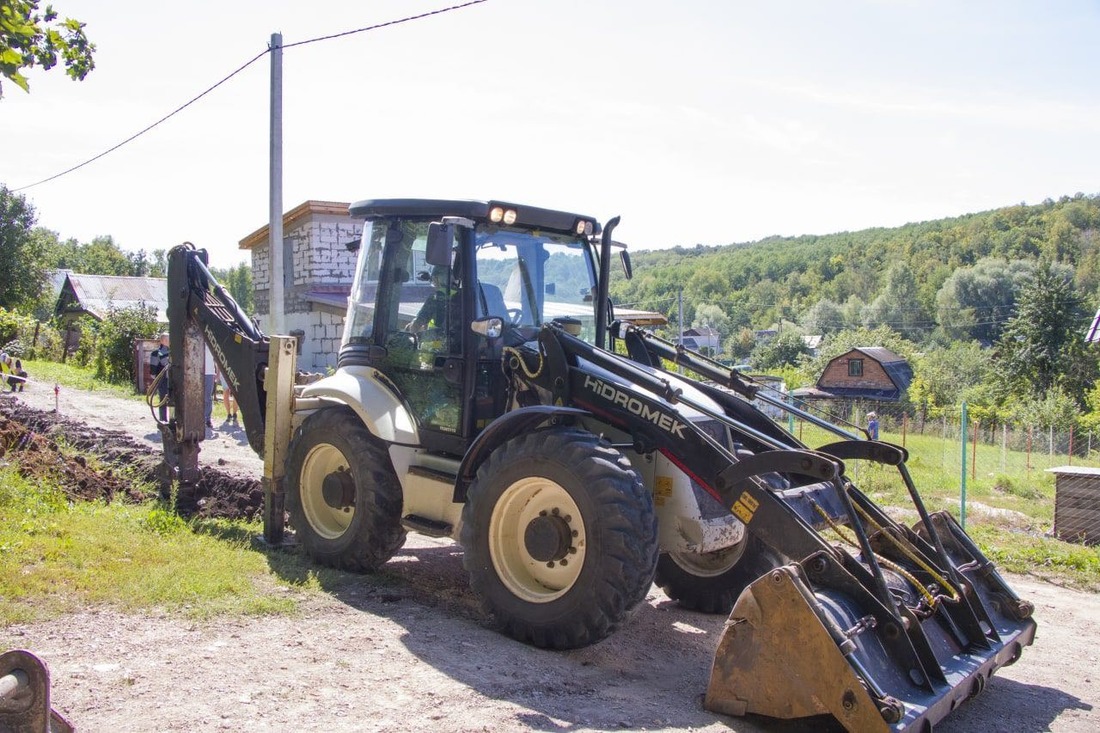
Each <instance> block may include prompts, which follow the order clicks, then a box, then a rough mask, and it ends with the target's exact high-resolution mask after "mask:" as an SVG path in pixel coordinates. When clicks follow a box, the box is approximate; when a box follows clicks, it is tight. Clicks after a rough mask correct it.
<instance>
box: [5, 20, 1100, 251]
mask: <svg viewBox="0 0 1100 733" xmlns="http://www.w3.org/2000/svg"><path fill="white" fill-rule="evenodd" d="M449 4H452V3H451V2H449V0H434V1H431V0H402V1H400V2H398V1H396V0H373V1H371V2H365V1H364V0H358V1H355V0H349V1H346V2H342V1H334V2H324V1H323V0H318V1H316V2H311V3H303V2H290V1H289V0H235V1H232V2H230V1H227V0H220V1H217V2H215V1H214V0H191V2H187V3H159V2H149V0H140V1H139V0H94V1H93V0H56V1H55V5H56V6H57V8H58V10H59V12H60V13H61V14H62V15H63V16H65V15H70V16H73V17H76V18H79V19H81V20H83V21H85V22H86V23H87V32H88V34H89V36H90V37H91V39H92V40H93V41H94V42H95V43H96V44H97V46H98V49H99V50H98V52H97V54H96V69H95V71H93V72H92V74H91V75H89V76H88V78H87V79H86V80H85V81H84V82H81V83H76V82H72V81H70V80H69V79H68V78H67V77H65V76H64V74H63V72H62V71H60V70H54V71H51V72H48V73H47V72H43V71H41V70H34V71H32V72H31V73H30V75H29V78H30V81H31V93H30V94H29V95H28V94H25V93H23V92H22V91H21V90H20V89H19V88H17V87H16V86H15V85H13V84H11V83H5V84H4V91H5V96H4V98H3V99H2V100H0V140H3V143H2V146H0V151H2V152H0V182H3V183H4V184H6V185H7V186H8V187H10V188H17V187H19V186H25V185H28V184H30V183H33V182H34V181H37V180H40V179H42V178H45V177H47V176H49V175H52V174H54V173H57V172H59V171H61V170H64V169H65V168H68V167H69V166H72V165H75V164H76V163H79V162H81V161H83V160H85V159H87V158H89V157H91V156H93V155H95V154H97V153H100V152H102V151H103V150H105V149H106V148H109V147H110V146H112V145H114V144H116V143H118V142H119V141H121V140H123V139H124V138H126V137H128V136H130V135H131V134H133V133H135V132H137V131H138V130H140V129H141V128H143V127H145V126H146V125H148V124H150V123H152V122H154V121H155V120H157V119H159V118H160V117H162V116H163V115H165V114H167V113H168V112H169V111H171V110H172V109H174V108H175V107H177V106H179V105H180V104H183V103H184V102H186V101H187V100H188V99H190V98H191V97H193V96H194V95H196V94H198V93H199V92H201V91H202V90H203V89H205V88H207V87H208V86H210V85H211V84H213V83H214V82H216V81H218V80H219V79H221V78H222V77H223V76H225V75H226V74H228V73H229V72H230V71H232V70H233V69H235V68H237V67H238V66H240V65H241V64H243V63H244V62H245V61H247V60H248V59H250V58H251V57H252V56H254V55H255V54H257V53H259V52H260V51H262V50H263V49H264V48H265V47H266V46H267V43H268V40H269V38H270V35H271V33H272V32H275V31H280V32H282V33H283V38H284V43H287V44H290V43H294V42H296V41H302V40H306V39H309V38H313V37H315V36H320V35H327V34H331V33H338V32H341V31H345V30H350V29H354V28H360V27H363V26H367V25H372V24H374V23H379V22H384V21H387V20H394V19H397V18H400V17H403V16H406V15H412V14H416V13H420V12H425V11H427V10H432V9H435V8H440V7H445V6H446V5H449ZM1098 38H1100V6H1098V5H1097V3H1095V2H1088V1H1086V0H1079V1H1076V2H1073V1H1069V0H1065V1H1062V0H1052V1H1051V2H1045V3H1036V2H1017V1H1014V0H1002V1H1000V2H967V3H960V2H957V1H955V2H947V1H940V0H927V1H922V0H865V1H857V0H848V1H844V2H841V1H839V0H838V1H837V2H821V1H820V0H816V1H815V0H800V1H790V2H782V1H780V0H776V2H767V3H765V2H735V1H733V0H710V1H703V0H677V1H676V2H671V1H669V2H654V1H651V0H619V1H618V2H612V1H611V0H553V1H549V0H541V1H540V0H489V1H488V2H486V3H484V4H481V5H477V6H473V7H470V8H466V9H464V10H459V11H455V12H452V13H447V14H444V15H439V16H435V17H432V18H428V19H425V20H420V21H415V22H413V23H408V24H405V25H401V26H397V27H391V28H385V29H382V30H378V31H371V32H367V33H361V34H357V35H353V36H350V37H346V38H341V39H337V40H332V41H326V42H321V43H315V44H310V45H306V46H302V47H299V48H294V49H288V50H287V51H286V52H285V54H284V76H285V83H284V117H285V121H284V158H285V172H284V193H283V204H284V209H290V208H292V207H294V206H296V205H297V204H299V203H301V202H302V201H304V200H306V199H311V198H312V199H324V200H334V201H355V200H359V199H365V198H385V197H398V196H409V197H446V198H464V199H487V198H497V199H504V200H511V201H515V202H518V203H528V204H533V205H538V206H545V207H549V208H560V209H565V210H570V211H575V212H578V213H584V214H591V215H594V216H596V217H598V218H600V219H601V220H606V219H607V218H610V217H611V216H613V215H616V214H621V215H622V217H623V221H622V224H621V225H620V227H619V229H618V230H617V232H616V239H621V240H622V241H626V242H628V243H630V245H631V247H632V248H635V249H643V248H653V247H668V246H672V245H686V246H694V245H695V244H697V243H703V244H707V245H713V244H727V243H730V242H735V241H746V240H751V239H758V238H760V237H764V236H767V235H771V234H781V235H798V234H807V233H811V234H825V233H829V232H834V231H842V230H855V229H861V228H864V227H868V226H896V225H900V224H904V223H906V222H910V221H921V220H926V219H934V218H939V217H944V216H953V215H958V214H963V213H968V212H972V211H981V210H986V209H990V208H995V207H998V206H1005V205H1010V204H1015V203H1019V202H1021V201H1023V202H1027V203H1037V202H1039V201H1042V200H1043V199H1045V198H1047V197H1051V198H1058V197H1059V196H1061V195H1066V194H1068V195H1072V194H1074V193H1076V192H1079V191H1080V192H1084V193H1096V192H1098V191H1100V187H1098V186H1097V184H1096V180H1097V178H1096V175H1097V171H1100V145H1098V144H1097V141H1098V140H1100V97H1098V95H1097V91H1098V86H1100V74H1098V69H1100V63H1098V62H1100V43H1098V42H1097V39H1098ZM269 68H270V67H269V60H268V58H266V57H265V58H264V59H262V60H261V61H259V62H257V63H256V64H254V65H252V66H251V67H249V68H248V69H247V70H246V71H244V72H242V73H241V74H240V75H238V76H237V77H235V78H234V79H232V80H231V81H229V82H228V83H226V84H225V85H223V86H222V87H220V88H219V89H218V90H216V91H214V92H213V93H211V94H210V95H208V96H207V97H205V98H204V99H202V100H200V101H199V102H197V103H196V104H195V105H193V106H191V107H189V108H188V109H186V110H185V111H184V112H182V113H181V114H179V115H177V116H176V117H174V118H172V119H171V120H169V121H168V122H166V123H165V124H163V125H161V126H160V127H158V128H156V129H155V130H153V131H152V132H150V133H148V134H146V135H145V136H143V137H141V138H139V139H138V140H137V141H135V142H133V143H131V144H129V145H127V146H125V147H124V148H122V149H120V150H118V151H117V152H115V153H112V154H111V155H109V156H107V157H105V158H103V159H101V160H99V161H97V162H95V163H93V164H91V165H89V166H87V167H85V168H83V169H81V170H80V171H78V172H75V173H72V174H69V175H68V176H65V177H63V178H60V179H58V180H56V181H53V182H51V183H47V184H43V185H41V186H38V187H35V188H32V189H29V190H28V191H25V192H24V193H25V194H26V195H27V196H28V198H29V199H30V200H31V201H32V202H33V204H34V205H35V207H36V209H37V210H38V223H39V224H40V225H42V226H46V227H49V228H50V229H54V230H56V231H58V232H59V233H60V235H61V236H62V238H68V237H76V238H78V239H79V240H81V241H90V240H91V239H92V237H94V236H97V235H101V234H110V235H113V236H114V237H115V239H116V241H117V242H119V244H120V245H121V246H122V247H124V248H125V249H139V248H144V249H146V250H152V249H155V248H167V247H171V246H173V245H175V244H178V243H179V242H181V241H184V240H190V241H193V242H195V243H196V244H197V245H198V246H201V247H206V248H207V249H209V250H210V251H211V256H212V260H213V264H214V265H217V266H227V265H231V264H235V263H236V262H238V261H242V260H244V259H246V253H244V252H242V251H240V250H239V249H238V247H237V242H238V241H239V240H240V239H241V238H242V237H244V236H245V235H247V234H249V233H250V232H252V231H254V230H255V229H257V228H259V227H261V226H263V225H264V224H265V223H266V221H267V214H268V104H269V102H268V99H269V97H268V95H269V74H270V71H269Z"/></svg>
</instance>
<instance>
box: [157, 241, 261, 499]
mask: <svg viewBox="0 0 1100 733" xmlns="http://www.w3.org/2000/svg"><path fill="white" fill-rule="evenodd" d="M207 262H208V259H207V253H206V250H204V249H196V248H195V246H194V245H192V244H191V243H189V242H187V243H184V244H181V245H179V246H177V247H173V248H172V249H171V250H170V251H169V252H168V335H169V341H170V346H169V348H170V354H171V355H170V360H171V362H170V367H169V370H168V379H169V404H170V405H171V407H172V408H173V411H172V415H171V417H170V419H169V421H168V422H167V423H166V424H162V425H161V426H160V430H161V437H162V440H163V442H164V449H165V459H166V463H167V464H168V467H169V469H170V477H171V478H177V479H178V480H179V481H180V485H181V491H180V494H181V496H183V495H184V494H185V493H186V487H188V486H193V485H194V484H195V483H196V482H197V481H198V477H199V471H198V454H199V443H200V442H201V441H202V440H203V439H204V438H205V437H206V425H205V422H206V419H205V414H204V413H205V408H204V403H205V400H206V395H205V394H204V392H205V387H204V382H203V376H204V371H205V369H204V365H205V349H207V348H208V349H210V352H211V354H212V355H213V357H214V361H215V362H216V363H217V365H218V368H219V369H220V370H221V373H222V374H224V375H225V378H226V382H227V383H228V384H229V386H230V389H232V390H233V393H234V395H235V396H236V398H237V405H238V409H239V410H240V413H241V417H242V419H243V420H244V428H245V433H246V435H247V436H248V444H249V445H250V446H251V447H252V450H254V451H255V452H256V453H257V454H258V455H260V456H261V457H262V456H263V455H264V435H265V423H266V419H265V418H266V405H267V400H266V398H267V395H266V391H265V389H264V377H265V368H266V367H267V362H268V351H269V346H270V344H269V340H268V337H267V336H266V335H264V333H263V332H262V331H261V330H260V329H259V327H258V326H257V325H256V324H255V323H253V322H252V320H251V319H249V318H248V316H247V315H245V313H244V311H243V310H242V309H241V307H240V306H239V305H238V304H237V302H236V301H235V300H234V299H233V296H232V295H230V294H229V291H228V290H226V289H225V288H224V287H222V285H220V284H219V283H218V281H217V280H216V279H215V278H214V276H213V275H211V274H210V270H209V269H208V267H207Z"/></svg>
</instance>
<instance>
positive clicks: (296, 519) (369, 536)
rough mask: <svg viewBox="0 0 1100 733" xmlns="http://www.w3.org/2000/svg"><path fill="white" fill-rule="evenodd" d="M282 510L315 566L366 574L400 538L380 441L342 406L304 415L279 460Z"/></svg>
mask: <svg viewBox="0 0 1100 733" xmlns="http://www.w3.org/2000/svg"><path fill="white" fill-rule="evenodd" d="M286 490H287V497H286V498H287V511H288V512H289V513H290V523H291V524H292V525H293V526H294V528H295V529H296V530H297V532H298V542H299V543H300V544H301V545H302V547H303V549H305V551H306V552H307V553H308V554H309V556H310V557H311V558H312V559H313V560H314V561H315V562H317V563H319V564H321V565H328V566H331V567H335V568H341V569H343V570H353V571H358V572H366V571H370V570H374V569H376V568H377V567H378V566H379V565H381V564H382V563H384V562H386V561H387V560H389V559H390V558H391V557H392V556H393V554H394V553H395V552H397V550H399V549H400V548H401V545H403V544H404V542H405V530H404V529H403V528H402V527H401V501H402V497H401V485H400V483H399V482H398V480H397V476H396V475H394V472H393V468H392V466H391V464H390V461H389V456H388V455H387V453H386V449H385V446H384V445H383V444H382V443H381V442H380V441H379V440H378V439H377V438H375V437H374V436H373V435H371V434H370V431H369V430H367V428H366V426H365V425H363V423H362V421H361V420H360V419H359V417H358V416H357V415H356V414H355V413H354V412H353V411H352V410H351V409H350V408H347V407H338V408H330V409H325V410H321V411H320V412H317V413H314V414H313V415H311V416H310V417H308V418H306V421H305V422H304V423H302V426H301V427H300V428H298V430H297V432H296V433H295V435H294V439H293V440H292V441H291V443H290V451H289V453H288V455H287V459H286Z"/></svg>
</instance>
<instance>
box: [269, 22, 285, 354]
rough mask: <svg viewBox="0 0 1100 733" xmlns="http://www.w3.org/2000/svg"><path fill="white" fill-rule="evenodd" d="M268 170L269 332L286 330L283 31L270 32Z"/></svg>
mask: <svg viewBox="0 0 1100 733" xmlns="http://www.w3.org/2000/svg"><path fill="white" fill-rule="evenodd" d="M270 48H271V170H270V184H269V187H270V202H269V206H268V225H267V233H268V235H267V241H268V255H269V257H270V262H271V267H270V274H271V282H270V284H269V287H268V290H267V292H268V304H267V315H268V319H267V323H268V333H269V334H271V335H275V334H283V333H285V332H286V320H285V318H284V317H283V315H284V314H283V311H284V309H285V307H286V300H285V297H284V295H283V34H282V33H272V34H271V46H270Z"/></svg>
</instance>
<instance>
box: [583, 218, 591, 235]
mask: <svg viewBox="0 0 1100 733" xmlns="http://www.w3.org/2000/svg"><path fill="white" fill-rule="evenodd" d="M584 233H585V234H586V235H588V236H589V237H591V236H592V222H590V221H586V222H585V223H584Z"/></svg>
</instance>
